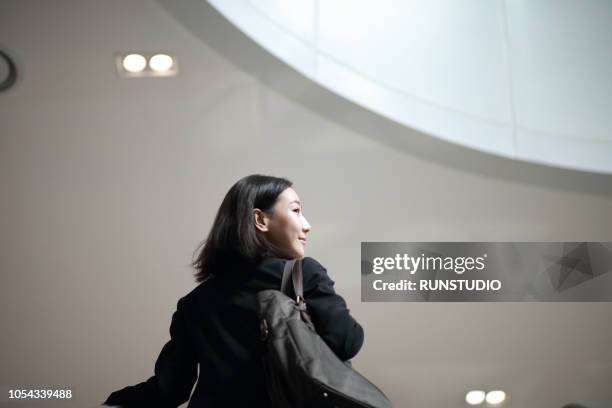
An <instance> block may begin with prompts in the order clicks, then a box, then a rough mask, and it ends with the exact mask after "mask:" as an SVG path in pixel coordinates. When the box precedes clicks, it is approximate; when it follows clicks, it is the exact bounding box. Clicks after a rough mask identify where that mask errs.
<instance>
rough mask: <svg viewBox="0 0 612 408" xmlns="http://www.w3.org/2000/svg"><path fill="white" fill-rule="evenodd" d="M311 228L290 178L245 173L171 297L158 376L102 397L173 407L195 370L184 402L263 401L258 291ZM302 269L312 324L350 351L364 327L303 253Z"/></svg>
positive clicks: (276, 285)
mask: <svg viewBox="0 0 612 408" xmlns="http://www.w3.org/2000/svg"><path fill="white" fill-rule="evenodd" d="M309 232H310V224H308V221H306V218H305V217H304V214H303V213H302V205H301V202H300V199H299V197H298V195H297V193H296V192H295V190H294V189H293V188H292V183H291V182H290V181H289V180H286V179H284V178H277V177H270V176H262V175H252V176H248V177H245V178H243V179H241V180H239V181H238V182H237V183H236V184H234V186H233V187H232V188H231V189H230V190H229V192H228V193H227V194H226V196H225V198H224V199H223V202H222V203H221V207H220V208H219V211H218V213H217V216H216V218H215V221H214V223H213V226H212V229H211V231H210V233H209V235H208V238H207V239H206V241H205V243H204V245H203V248H202V250H201V252H200V254H199V256H198V257H197V259H196V260H195V261H194V263H193V266H194V267H195V269H196V271H197V272H196V274H195V277H196V281H197V282H199V283H200V284H199V285H198V286H197V287H196V288H195V289H194V290H192V291H191V292H190V293H189V294H187V295H186V296H184V297H183V298H181V299H180V300H179V301H178V304H177V310H176V311H175V312H174V314H173V316H172V323H171V325H170V337H171V338H170V341H169V342H168V343H166V345H165V346H164V347H163V349H162V350H161V353H160V355H159V357H158V359H157V361H156V363H155V375H154V376H152V377H151V378H149V379H148V380H147V381H145V382H142V383H140V384H137V385H133V386H129V387H126V388H123V389H121V390H119V391H115V392H113V393H112V394H111V395H110V396H109V397H108V399H107V400H106V401H105V402H104V404H105V405H121V406H124V407H128V408H130V407H148V408H150V407H177V406H179V405H181V404H182V403H184V402H185V401H187V400H188V399H189V398H190V393H191V390H192V388H193V384H194V382H195V381H196V378H197V380H198V382H197V385H196V388H195V391H194V392H193V395H191V400H190V402H189V405H188V407H189V408H199V407H224V408H228V407H244V406H248V407H269V406H270V405H271V404H270V400H269V398H268V395H267V392H266V387H265V383H264V375H263V367H262V363H261V358H260V347H261V340H260V339H259V335H260V329H259V322H258V319H257V315H256V313H255V310H256V309H255V307H256V303H255V300H256V294H257V292H259V291H261V290H266V289H280V285H281V279H282V273H283V267H284V264H285V262H286V260H287V259H294V258H298V259H299V258H302V257H303V256H304V247H305V245H306V240H307V239H306V237H307V235H308V233H309ZM302 275H303V281H304V284H303V286H304V298H305V299H306V303H307V307H308V312H309V314H310V316H311V318H312V320H313V323H314V325H315V327H316V329H317V332H318V333H319V335H320V336H321V337H322V338H323V340H324V341H325V342H326V343H327V344H328V345H329V347H330V348H331V349H332V350H333V351H334V352H335V353H336V354H337V355H338V357H339V358H340V359H342V360H348V359H350V358H352V357H353V356H355V355H356V354H357V352H358V351H359V349H360V348H361V345H362V344H363V329H362V328H361V326H360V325H359V323H357V322H356V321H355V320H354V319H353V317H352V316H351V315H350V314H349V310H348V309H347V307H346V303H345V301H344V300H343V299H342V297H340V296H339V295H337V294H336V293H335V291H334V281H332V280H331V279H330V278H329V276H328V275H327V271H326V269H325V268H324V267H323V266H321V265H320V264H319V263H318V262H317V261H315V260H314V259H312V258H304V259H303V260H302ZM291 294H292V295H294V294H293V293H291ZM198 364H199V368H200V370H199V375H198Z"/></svg>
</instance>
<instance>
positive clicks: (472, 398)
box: [465, 390, 485, 405]
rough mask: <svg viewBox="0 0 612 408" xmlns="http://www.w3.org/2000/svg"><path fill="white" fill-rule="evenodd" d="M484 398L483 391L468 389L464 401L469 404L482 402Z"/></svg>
mask: <svg viewBox="0 0 612 408" xmlns="http://www.w3.org/2000/svg"><path fill="white" fill-rule="evenodd" d="M484 400H485V392H484V391H480V390H473V391H469V392H468V393H467V394H465V402H467V403H468V404H470V405H479V404H482V403H483V402H484Z"/></svg>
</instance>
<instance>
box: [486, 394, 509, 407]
mask: <svg viewBox="0 0 612 408" xmlns="http://www.w3.org/2000/svg"><path fill="white" fill-rule="evenodd" d="M505 399H506V393H505V392H503V391H489V392H487V396H486V400H487V402H488V403H489V404H491V405H497V404H501V403H502V402H504V400H505Z"/></svg>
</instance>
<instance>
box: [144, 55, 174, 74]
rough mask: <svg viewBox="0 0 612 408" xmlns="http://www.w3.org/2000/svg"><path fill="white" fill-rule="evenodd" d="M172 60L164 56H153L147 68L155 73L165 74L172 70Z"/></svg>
mask: <svg viewBox="0 0 612 408" xmlns="http://www.w3.org/2000/svg"><path fill="white" fill-rule="evenodd" d="M173 65H174V60H173V59H172V57H171V56H169V55H166V54H155V55H154V56H152V57H151V59H149V68H151V69H152V70H153V71H155V72H167V71H169V70H171V69H172V66H173Z"/></svg>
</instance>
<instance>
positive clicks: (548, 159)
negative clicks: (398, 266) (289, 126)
mask: <svg viewBox="0 0 612 408" xmlns="http://www.w3.org/2000/svg"><path fill="white" fill-rule="evenodd" d="M209 3H210V4H212V5H213V6H214V7H215V8H216V9H217V10H218V11H219V12H220V13H222V14H223V15H224V16H225V17H226V18H227V19H228V20H230V21H231V22H232V23H233V24H235V25H236V26H237V27H238V28H239V29H240V30H242V31H243V32H244V33H245V34H247V35H248V36H250V37H251V38H252V39H253V40H254V41H256V42H257V43H259V44H260V45H261V46H262V47H264V48H265V49H267V50H268V51H269V52H271V53H272V54H274V55H275V56H277V57H278V58H280V59H281V60H283V61H284V62H285V63H287V64H289V65H291V66H292V67H293V68H295V69H296V70H298V71H299V72H301V73H302V74H303V75H305V76H307V77H308V78H310V79H312V80H313V81H316V82H317V83H319V84H321V85H323V86H325V87H327V88H328V89H330V90H332V91H334V92H336V93H337V94H339V95H342V96H343V97H345V98H346V99H349V100H351V101H353V102H355V103H357V104H359V105H361V106H364V107H366V108H368V109H370V110H372V111H374V112H376V113H378V114H380V115H383V116H385V117H387V118H389V119H392V120H394V121H397V122H399V123H401V124H403V125H406V126H408V127H410V128H414V129H418V130H420V131H422V132H425V133H427V134H430V135H433V136H436V137H439V138H441V139H444V140H447V141H450V142H454V143H458V144H461V145H464V146H468V147H471V148H475V149H479V150H482V151H486V152H489V153H494V154H498V155H501V156H505V157H509V158H513V159H520V160H527V161H533V162H537V163H541V164H549V165H553V166H559V167H565V168H571V169H579V170H587V171H594V172H602V173H612V131H611V130H610V128H611V127H612V126H611V125H612V52H610V44H611V43H612V2H605V1H594V0H587V1H580V2H572V1H565V0H564V1H558V0H540V1H537V2H532V1H526V0H523V1H521V0H516V1H503V0H499V1H483V0H480V1H477V0H469V1H468V0H465V1H461V2H456V1H451V0H446V1H444V0H430V1H415V0H401V1H399V0H398V1H392V0H377V1H376V2H365V1H355V0H351V1H348V0H334V1H318V0H299V1H280V0H253V1H247V0H232V1H222V0H209Z"/></svg>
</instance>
